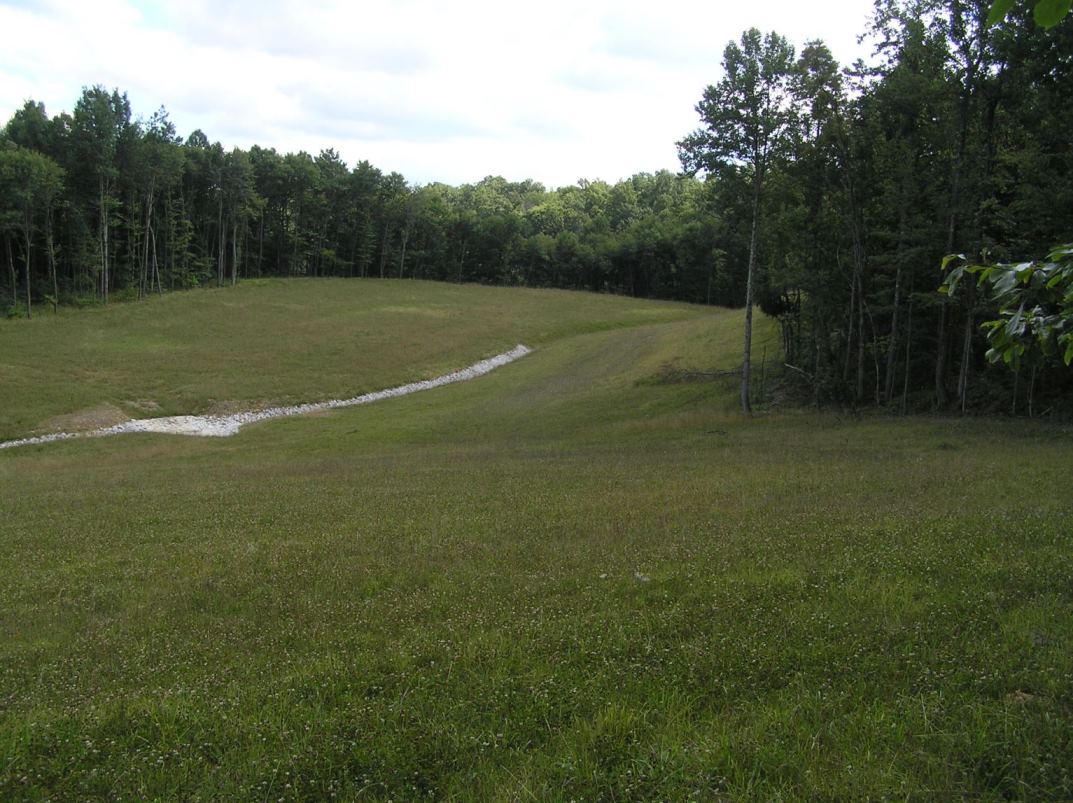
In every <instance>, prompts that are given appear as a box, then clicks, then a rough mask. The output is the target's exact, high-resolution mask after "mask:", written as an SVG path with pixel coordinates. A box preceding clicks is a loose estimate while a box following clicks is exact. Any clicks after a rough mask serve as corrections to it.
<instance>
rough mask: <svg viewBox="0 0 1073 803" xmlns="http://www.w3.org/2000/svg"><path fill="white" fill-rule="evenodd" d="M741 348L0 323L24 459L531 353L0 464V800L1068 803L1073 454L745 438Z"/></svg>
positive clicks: (539, 317) (310, 310) (200, 307)
mask: <svg viewBox="0 0 1073 803" xmlns="http://www.w3.org/2000/svg"><path fill="white" fill-rule="evenodd" d="M740 326H741V314H740V312H730V311H713V310H711V309H707V308H701V307H691V306H686V305H676V304H660V303H653V302H642V301H633V300H629V299H623V298H612V297H606V296H591V295H583V294H571V293H563V292H542V291H528V290H512V289H495V288H478V287H461V288H459V287H449V286H444V285H436V284H423V283H416V282H390V281H387V282H378V281H358V280H355V281H350V282H344V281H338V282H336V281H328V280H324V281H309V282H290V283H288V282H268V283H263V284H252V283H251V284H247V285H245V286H240V287H238V288H236V289H233V290H232V289H228V290H218V291H205V292H201V291H198V292H191V293H187V294H176V295H172V296H169V297H165V298H163V299H156V300H151V301H148V302H144V303H138V304H130V305H126V306H116V307H114V308H111V309H107V310H92V311H83V312H72V313H68V314H61V315H60V316H58V317H56V318H48V317H47V316H44V315H42V316H41V318H40V319H35V320H33V321H31V322H0V379H2V386H0V437H6V438H12V437H18V436H23V435H27V434H31V433H33V432H41V431H47V430H48V429H49V428H55V427H57V426H64V427H68V428H69V427H70V426H77V425H86V426H88V425H90V424H92V423H93V422H95V421H98V420H101V419H102V418H107V417H108V416H109V415H112V416H115V415H119V414H123V415H128V416H129V415H150V414H157V415H159V414H165V413H168V414H171V413H181V412H201V411H204V410H210V409H235V408H241V407H243V406H245V405H251V404H264V403H270V402H279V401H305V400H309V401H313V400H317V399H324V398H330V397H332V396H337V395H338V396H342V395H353V394H354V393H357V392H361V391H363V390H373V389H376V388H380V387H386V386H391V385H396V384H401V383H403V382H408V381H412V380H414V379H417V378H424V377H428V376H434V375H436V374H439V373H443V372H445V371H447V370H450V369H454V368H460V367H463V366H465V365H468V364H470V363H472V362H474V361H475V360H477V359H480V358H481V357H486V356H489V355H491V354H495V353H497V352H500V351H503V350H505V349H507V348H510V347H512V346H514V345H515V344H516V343H524V344H526V345H528V346H531V347H533V348H534V349H535V351H534V353H533V354H531V355H530V356H528V357H525V358H524V359H522V360H520V361H519V362H517V363H514V364H513V365H510V366H507V367H504V368H501V369H499V370H497V371H496V372H494V373H492V374H490V375H488V376H486V377H483V378H480V379H477V380H474V381H472V382H468V383H464V384H460V385H453V386H451V387H447V388H441V389H438V390H433V391H429V392H426V393H421V394H416V395H413V396H408V397H405V398H400V399H394V400H389V401H385V402H382V403H378V404H375V405H370V406H365V407H357V408H350V409H345V410H338V411H334V412H332V413H329V414H323V415H317V416H310V417H306V418H291V419H284V420H279V421H274V422H267V423H263V424H258V425H255V426H251V427H248V428H246V429H244V430H243V431H242V432H241V433H240V434H239V435H237V436H236V437H234V438H230V439H192V438H183V437H177V436H166V435H126V436H121V437H115V438H107V439H96V440H76V441H66V442H62V443H55V444H48V445H42V446H32V447H24V448H20V449H13V450H6V451H2V452H0V799H3V800H20V799H31V800H33V799H54V800H88V799H121V800H147V799H152V800H199V799H200V800H216V799H233V800H256V801H278V800H296V799H303V800H330V799H339V800H348V799H357V800H361V799H369V800H378V799H393V800H413V799H435V800H443V799H448V800H451V799H457V800H503V801H506V800H541V801H543V800H616V801H623V800H655V799H663V800H689V799H697V800H719V799H728V800H730V799H732V800H743V799H746V800H747V799H755V800H799V799H810V800H863V799H873V800H879V799H897V800H950V799H957V798H967V799H973V800H1005V799H1025V800H1040V799H1065V800H1068V799H1071V798H1073V494H1071V490H1070V477H1071V474H1073V431H1071V429H1070V428H1061V427H1058V426H1055V425H1045V424H1041V423H1032V422H1023V421H1006V422H1003V421H992V420H971V419H961V420H955V419H923V418H921V419H895V418H886V417H879V416H864V417H862V418H859V419H853V418H847V417H840V416H837V415H834V414H813V413H805V412H795V411H789V410H784V411H782V412H768V413H765V414H761V415H758V416H756V417H754V418H753V419H751V420H746V419H744V418H743V417H741V416H740V415H739V414H738V413H737V412H736V409H735V388H734V385H733V379H727V378H725V377H719V376H709V375H707V374H716V373H717V372H718V371H720V370H723V369H728V368H731V367H733V366H734V365H735V363H736V362H737V360H738V359H739V340H740V335H739V333H740ZM773 334H774V333H773V330H772V329H771V328H770V327H768V328H766V329H764V330H763V331H762V332H761V338H760V339H761V343H760V345H759V346H758V347H757V355H758V356H760V355H762V354H763V351H764V344H763V341H764V340H765V339H766V340H767V343H768V345H767V353H768V359H769V361H770V359H771V355H773V354H774V338H773V337H772V335H773ZM102 411H103V412H102Z"/></svg>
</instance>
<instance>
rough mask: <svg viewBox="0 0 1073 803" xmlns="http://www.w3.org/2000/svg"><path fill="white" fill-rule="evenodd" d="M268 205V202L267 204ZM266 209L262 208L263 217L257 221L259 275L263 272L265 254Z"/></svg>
mask: <svg viewBox="0 0 1073 803" xmlns="http://www.w3.org/2000/svg"><path fill="white" fill-rule="evenodd" d="M265 206H267V204H266V205H265ZM265 211H266V210H265V209H264V208H262V209H261V219H260V220H259V221H258V223H257V275H258V276H260V275H261V273H262V267H263V266H262V262H263V260H264V255H265Z"/></svg>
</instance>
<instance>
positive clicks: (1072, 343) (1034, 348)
mask: <svg viewBox="0 0 1073 803" xmlns="http://www.w3.org/2000/svg"><path fill="white" fill-rule="evenodd" d="M951 265H954V267H951ZM943 270H944V271H946V273H947V275H946V279H945V280H944V281H943V284H942V286H941V287H940V288H939V290H940V292H943V293H947V294H948V295H951V296H953V295H954V293H955V292H956V290H957V286H958V284H959V283H960V282H961V281H962V279H964V278H965V276H966V275H972V276H976V277H977V280H976V283H977V286H978V287H980V288H987V289H988V290H989V293H990V296H991V299H992V300H993V301H994V302H996V303H997V304H998V313H999V317H998V318H997V319H995V320H991V321H986V322H984V323H983V325H982V327H981V328H982V329H983V330H984V331H985V332H986V333H987V339H988V342H989V343H990V344H991V348H990V349H988V352H987V358H988V359H989V360H990V361H991V362H998V361H999V360H1001V361H1002V362H1004V363H1006V364H1007V365H1009V366H1010V367H1011V368H1013V369H1014V370H1018V369H1019V367H1020V364H1021V359H1022V358H1023V357H1025V355H1028V356H1029V357H1036V356H1037V355H1042V357H1044V358H1051V357H1058V356H1060V357H1061V360H1062V362H1064V363H1065V364H1066V365H1067V366H1070V365H1071V364H1073V243H1069V244H1065V245H1060V246H1056V247H1055V248H1054V249H1053V250H1052V251H1051V253H1050V254H1048V255H1047V259H1045V260H1035V261H1032V262H1020V263H1016V264H1005V263H1000V264H996V265H978V264H973V263H971V262H969V261H968V260H967V259H966V258H965V256H964V255H963V254H951V255H950V256H948V257H946V258H945V259H944V260H943Z"/></svg>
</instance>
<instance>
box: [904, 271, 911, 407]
mask: <svg viewBox="0 0 1073 803" xmlns="http://www.w3.org/2000/svg"><path fill="white" fill-rule="evenodd" d="M907 317H908V320H907V321H906V325H905V375H904V377H903V379H902V415H905V413H906V409H907V406H908V402H909V362H910V358H911V357H912V356H913V355H912V348H913V285H912V283H910V285H909V310H908V315H907Z"/></svg>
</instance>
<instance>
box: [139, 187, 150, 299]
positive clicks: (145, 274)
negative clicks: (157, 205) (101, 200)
mask: <svg viewBox="0 0 1073 803" xmlns="http://www.w3.org/2000/svg"><path fill="white" fill-rule="evenodd" d="M152 231H153V188H152V185H150V187H149V192H148V194H147V195H146V198H145V247H144V248H143V249H142V281H141V285H140V286H139V288H138V297H139V298H144V297H145V285H146V283H147V282H148V283H149V290H150V292H151V291H152V289H153V286H152V279H151V277H150V276H149V237H150V236H151V234H152Z"/></svg>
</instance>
